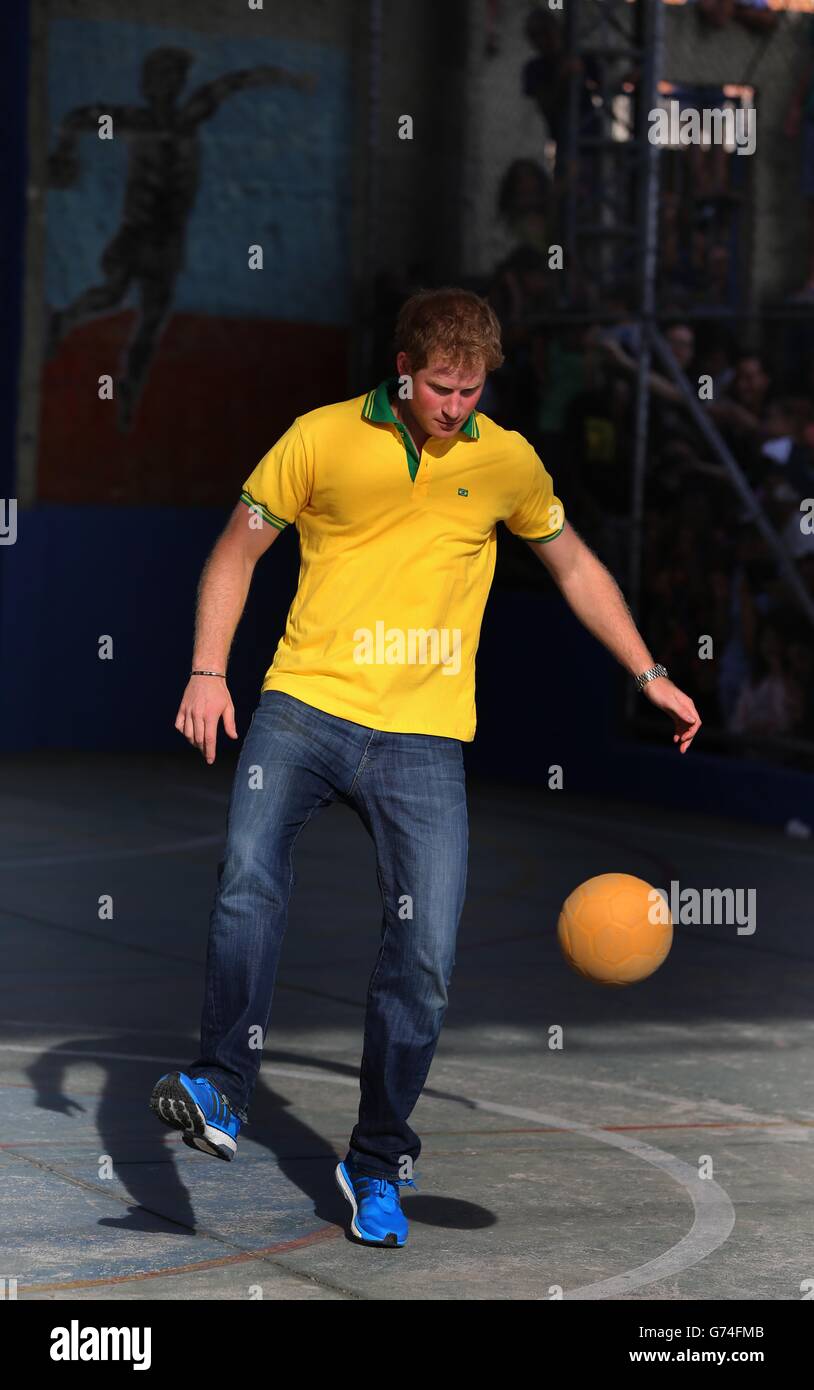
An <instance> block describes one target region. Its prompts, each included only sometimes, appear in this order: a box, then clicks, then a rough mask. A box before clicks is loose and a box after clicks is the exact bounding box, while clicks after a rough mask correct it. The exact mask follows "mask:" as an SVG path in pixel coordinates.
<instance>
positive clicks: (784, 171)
mask: <svg viewBox="0 0 814 1390" xmlns="http://www.w3.org/2000/svg"><path fill="white" fill-rule="evenodd" d="M566 3H567V0H566ZM583 3H586V0H583ZM623 8H624V7H623ZM665 10H666V15H665V24H666V54H665V63H664V70H663V72H662V78H663V79H664V80H666V81H671V82H676V83H678V82H694V83H709V84H710V85H712V84H723V83H736V84H746V85H750V86H754V87H755V89H756V102H757V107H758V114H757V148H756V151H755V154H754V155H753V156H750V157H749V158H751V160H752V161H753V168H752V175H753V184H752V187H753V194H752V203H751V208H750V211H749V216H750V219H751V224H752V225H751V229H750V231H751V237H750V239H751V242H752V247H753V254H752V264H751V267H750V272H751V275H752V277H753V288H754V290H755V292H756V293H757V295H758V296H759V297H760V298H766V297H767V296H768V297H774V296H781V295H783V294H786V293H788V292H789V291H790V290H792V289H794V288H796V287H797V286H798V285H799V283H800V281H801V279H802V276H803V274H804V272H805V256H806V250H805V248H806V215H805V208H804V206H803V199H802V197H801V194H800V142H799V140H795V141H790V140H789V139H788V138H787V137H786V136H785V135H784V134H783V121H784V118H785V114H786V109H787V106H788V102H789V99H790V95H791V92H792V89H793V87H794V85H795V83H796V82H797V80H798V76H799V73H800V70H801V68H802V67H803V65H804V63H805V61H806V57H807V55H808V53H809V51H810V49H809V46H808V43H807V40H806V38H805V35H804V32H803V29H804V23H805V18H804V16H802V15H801V14H797V13H789V14H786V15H785V16H784V17H783V19H782V20H781V23H780V25H779V27H778V29H777V30H776V31H775V32H774V33H773V34H772V35H771V36H769V37H768V38H765V37H761V36H755V35H752V34H749V33H748V32H747V31H746V30H745V29H743V28H742V27H741V26H740V25H738V24H730V25H729V26H728V27H727V28H726V29H725V30H722V31H717V32H715V31H710V30H709V29H706V28H703V29H702V28H701V27H700V26H699V24H698V21H697V18H696V15H695V13H694V10H693V7H691V6H677V5H668V6H666V7H665ZM526 13H527V7H526V5H524V4H504V5H503V6H502V7H501V9H500V23H499V29H498V38H499V52H498V54H497V55H496V56H494V57H488V56H487V55H486V53H485V51H484V36H485V26H486V0H472V4H471V6H470V25H471V31H472V48H471V54H470V63H469V87H468V91H469V100H468V111H469V115H468V137H467V155H466V158H467V167H468V170H469V173H468V178H469V179H471V181H472V183H473V185H474V186H476V187H477V190H478V191H477V197H476V198H473V199H472V201H471V203H470V205H469V206H468V209H467V223H466V228H465V235H464V250H465V257H464V265H465V269H466V270H467V272H469V273H472V274H485V273H488V272H489V271H490V270H491V269H492V268H493V267H494V265H495V264H496V262H497V261H498V260H499V259H500V258H501V256H502V255H505V254H506V251H507V250H508V249H509V245H510V242H509V239H508V238H507V234H506V232H505V229H503V228H502V227H501V226H500V224H499V223H498V221H497V217H496V212H495V199H496V196H497V189H498V186H499V182H500V178H501V176H502V174H503V172H504V170H505V169H506V167H507V165H508V164H509V163H510V162H511V161H512V160H513V159H516V158H519V157H530V158H535V159H539V160H541V161H542V162H543V163H545V162H546V159H547V150H546V144H545V132H544V126H543V121H542V118H541V117H540V115H539V114H538V112H537V109H536V107H535V106H534V104H533V102H532V101H531V100H530V98H528V97H524V96H523V95H522V93H521V86H520V83H521V74H522V69H523V65H524V63H526V62H527V61H528V60H529V58H530V57H531V56H532V50H531V48H530V47H529V45H528V43H527V41H526V39H525V36H524V34H523V25H524V21H525V16H526Z"/></svg>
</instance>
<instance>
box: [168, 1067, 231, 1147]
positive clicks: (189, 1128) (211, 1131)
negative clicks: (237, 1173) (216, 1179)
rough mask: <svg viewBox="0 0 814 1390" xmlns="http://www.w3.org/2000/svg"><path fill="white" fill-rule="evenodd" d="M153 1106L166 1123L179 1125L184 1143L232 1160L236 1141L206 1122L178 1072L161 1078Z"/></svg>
mask: <svg viewBox="0 0 814 1390" xmlns="http://www.w3.org/2000/svg"><path fill="white" fill-rule="evenodd" d="M150 1109H151V1110H152V1111H153V1114H154V1115H157V1116H158V1118H159V1120H161V1121H162V1123H163V1124H165V1125H169V1126H170V1128H172V1129H180V1130H181V1131H182V1136H181V1137H182V1138H183V1141H184V1143H185V1144H187V1145H188V1146H189V1148H191V1149H197V1150H199V1152H200V1153H205V1154H211V1155H212V1157H213V1158H222V1159H224V1160H225V1162H227V1163H230V1162H231V1160H232V1159H233V1158H234V1156H235V1154H236V1152H237V1143H236V1142H235V1140H234V1139H233V1138H232V1136H231V1135H230V1134H224V1132H223V1130H222V1129H216V1128H215V1127H214V1125H209V1124H207V1122H206V1116H205V1115H204V1113H203V1111H202V1109H201V1107H200V1106H199V1105H198V1104H197V1103H196V1102H195V1101H194V1100H193V1099H192V1097H191V1096H190V1094H189V1091H188V1090H187V1089H186V1087H185V1086H184V1084H183V1082H182V1081H181V1079H180V1077H179V1075H178V1073H177V1072H174V1073H173V1074H172V1075H171V1076H168V1077H165V1078H164V1079H163V1080H161V1081H159V1082H158V1083H157V1084H156V1085H155V1087H154V1088H153V1094H152V1095H151V1097H150Z"/></svg>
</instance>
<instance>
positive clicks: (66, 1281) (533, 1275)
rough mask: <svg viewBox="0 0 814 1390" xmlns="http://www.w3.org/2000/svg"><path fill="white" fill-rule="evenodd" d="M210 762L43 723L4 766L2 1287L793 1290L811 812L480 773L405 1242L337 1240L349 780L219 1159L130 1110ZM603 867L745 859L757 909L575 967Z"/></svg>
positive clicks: (353, 950)
mask: <svg viewBox="0 0 814 1390" xmlns="http://www.w3.org/2000/svg"><path fill="white" fill-rule="evenodd" d="M690 756H692V755H691V754H690ZM233 765H234V764H233V761H232V760H230V758H229V756H228V755H226V756H224V755H223V754H221V755H220V756H219V759H218V762H217V763H216V764H215V765H214V767H212V768H206V767H205V765H204V764H203V762H202V761H201V760H199V759H198V755H197V754H196V755H192V753H191V750H189V751H187V750H184V751H183V752H182V753H181V754H180V755H179V756H166V757H152V758H149V757H143V756H137V755H132V756H128V755H123V756H117V757H106V756H103V755H93V756H90V757H80V756H77V755H72V754H55V753H51V752H49V753H41V754H37V755H33V756H25V757H23V756H19V757H10V758H6V759H5V760H4V764H3V767H2V769H0V824H1V825H2V850H0V886H1V887H2V897H1V898H0V904H2V915H0V922H2V939H3V953H2V961H3V968H2V977H1V978H0V990H1V991H2V993H0V1093H1V1094H2V1125H1V1126H0V1129H1V1131H2V1132H0V1180H1V1181H2V1187H3V1193H4V1199H5V1200H4V1201H3V1203H2V1208H0V1249H1V1250H2V1268H3V1270H4V1271H8V1276H7V1277H9V1278H16V1280H17V1286H16V1295H17V1297H18V1298H34V1299H52V1300H58V1299H71V1300H74V1299H89V1300H99V1299H102V1300H108V1299H200V1298H207V1299H221V1298H225V1299H249V1298H258V1297H262V1298H265V1299H385V1300H389V1299H405V1298H407V1299H421V1300H424V1299H431V1300H435V1299H451V1300H459V1299H487V1300H488V1299H509V1300H510V1299H536V1300H543V1299H549V1298H551V1297H552V1296H555V1295H556V1294H557V1292H558V1290H560V1289H561V1290H562V1292H563V1296H564V1297H565V1298H570V1299H599V1300H607V1299H631V1300H635V1299H641V1300H649V1299H663V1300H689V1299H704V1300H738V1299H763V1300H794V1299H799V1298H801V1297H802V1293H801V1284H802V1281H803V1280H805V1279H807V1278H808V1279H810V1278H812V1277H814V1202H813V1201H812V1195H813V1193H814V1184H813V1182H812V1157H813V1156H814V1154H813V1151H812V1144H813V1143H814V1068H812V1044H814V1022H813V1021H812V1008H811V1001H812V985H813V984H814V943H813V942H812V907H811V883H812V862H813V861H814V846H812V844H811V842H810V841H809V842H805V841H797V840H792V839H787V838H785V837H784V836H783V835H782V833H780V832H774V831H767V830H761V829H755V828H751V827H745V826H743V825H741V824H737V823H735V822H732V823H723V822H717V821H716V822H712V821H709V820H700V821H699V820H698V819H694V820H691V819H690V818H687V817H679V816H677V815H667V814H660V813H657V812H655V811H652V810H650V809H647V808H643V807H630V806H628V807H626V806H625V805H624V804H619V805H613V806H611V805H608V804H607V803H604V804H591V803H589V802H588V801H584V800H578V799H574V798H572V797H569V796H566V794H565V793H563V792H551V791H548V790H547V789H541V790H540V791H539V792H536V791H534V790H528V789H527V790H521V791H517V790H513V789H512V788H511V787H510V786H508V785H505V786H495V785H493V784H488V785H487V784H484V783H478V782H476V781H473V780H472V779H471V778H470V781H469V808H470V833H471V853H470V872H469V894H468V900H467V907H466V911H465V915H464V921H463V924H462V927H461V932H460V936H459V946H458V956H457V965H456V971H455V976H454V979H453V983H452V989H451V996H450V1007H449V1012H448V1014H447V1021H446V1024H445V1028H444V1032H443V1034H442V1037H441V1042H440V1045H439V1048H438V1051H437V1053H436V1058H435V1061H434V1064H433V1067H432V1070H431V1072H430V1077H429V1082H428V1086H427V1088H426V1090H425V1092H424V1094H423V1095H422V1097H421V1099H420V1101H419V1104H418V1106H417V1108H416V1110H415V1112H414V1115H413V1125H414V1127H415V1128H416V1129H417V1131H418V1132H419V1134H420V1135H421V1137H422V1141H423V1145H424V1147H423V1152H422V1155H421V1159H420V1161H419V1164H418V1166H417V1171H416V1178H417V1182H418V1191H417V1192H415V1193H413V1192H409V1191H408V1195H407V1196H406V1197H405V1199H404V1206H405V1211H406V1212H407V1214H408V1216H409V1217H410V1219H411V1232H410V1240H409V1243H408V1245H407V1246H406V1247H405V1248H404V1249H403V1250H376V1249H370V1248H366V1247H360V1246H358V1245H356V1244H353V1243H352V1242H351V1241H349V1240H348V1239H347V1238H346V1236H345V1226H346V1221H347V1210H348V1209H347V1208H346V1206H345V1204H344V1203H343V1202H342V1200H341V1198H340V1197H339V1194H338V1193H337V1191H336V1189H335V1187H334V1180H333V1169H334V1165H335V1162H336V1155H337V1154H338V1155H340V1156H341V1155H342V1154H343V1153H344V1148H345V1144H346V1142H347V1137H348V1134H349V1132H350V1128H351V1126H352V1124H353V1122H354V1119H355V1115H356V1106H357V1103H358V1065H359V1058H360V1052H361V1042H362V1020H363V1008H364V999H365V994H366V989H367V982H368V977H369V974H370V970H371V968H372V965H373V961H374V959H375V955H376V951H377V948H378V929H379V917H380V912H379V901H378V889H377V884H376V876H375V869H374V859H373V850H372V846H371V844H370V841H369V840H368V838H367V836H366V834H365V832H364V830H363V828H362V826H361V824H360V823H359V822H358V821H357V820H356V817H355V816H354V814H353V813H352V812H351V811H350V810H348V809H347V808H346V807H343V806H334V807H332V808H330V809H328V810H325V811H323V812H322V813H320V814H319V815H318V816H317V817H315V818H314V820H313V821H312V822H311V823H310V824H309V825H308V826H307V827H306V829H305V831H304V832H303V834H302V835H301V837H300V840H299V842H298V847H297V853H296V861H295V862H296V868H297V884H296V887H295V894H294V900H293V905H292V911H291V919H290V926H289V932H288V936H287V938H286V945H285V950H284V955H283V960H282V964H281V968H280V977H279V981H278V987H277V992H276V996H275V1004H274V1008H273V1012H272V1024H271V1029H270V1031H269V1034H268V1037H267V1039H266V1048H265V1054H264V1056H265V1060H264V1064H263V1069H262V1073H261V1081H260V1084H259V1086H258V1089H257V1092H256V1094H255V1098H254V1102H253V1107H252V1114H251V1122H250V1124H249V1125H248V1126H247V1127H245V1128H244V1130H243V1132H242V1134H241V1137H240V1140H239V1152H238V1157H237V1159H236V1160H235V1161H234V1162H233V1163H231V1164H225V1163H221V1162H219V1161H217V1160H215V1159H211V1158H208V1157H206V1156H204V1155H202V1154H197V1153H193V1152H192V1151H191V1150H189V1149H187V1148H186V1147H185V1146H184V1145H183V1144H182V1143H181V1142H180V1137H179V1136H178V1135H177V1134H175V1133H174V1132H172V1131H170V1130H168V1129H165V1127H164V1126H162V1125H161V1124H159V1123H158V1121H156V1120H155V1118H154V1117H153V1116H152V1114H151V1113H150V1111H149V1109H148V1104H147V1102H148V1097H149V1093H150V1090H151V1087H152V1084H153V1082H154V1080H155V1079H156V1078H157V1077H158V1076H159V1075H160V1074H161V1073H162V1072H163V1071H165V1070H167V1069H169V1068H170V1067H173V1066H178V1065H183V1064H184V1063H185V1062H187V1061H189V1060H190V1059H191V1057H193V1056H194V1055H195V1053H196V1051H197V1027H198V1020H199V1016H200V1003H201V990H202V981H203V962H204V958H205V948H206V930H207V923H208V914H209V910H210V906H211V900H212V894H213V891H214V884H215V878H216V866H217V860H218V857H219V853H220V848H221V846H222V843H223V836H224V831H225V814H226V806H227V798H228V790H229V786H230V782H231V776H232V770H233ZM609 870H620V871H625V872H630V873H634V874H637V875H639V876H641V877H643V878H646V879H648V880H649V881H650V882H652V883H654V884H655V885H657V886H660V887H667V886H668V884H669V882H670V880H671V879H678V880H679V881H680V882H681V884H682V887H683V886H693V887H697V888H702V887H721V886H732V887H738V886H741V887H755V888H756V889H757V903H758V927H757V931H756V932H755V933H754V935H753V936H745V935H743V936H739V935H738V934H737V931H736V928H735V926H719V927H690V926H686V927H681V926H679V927H677V929H676V936H675V942H674V947H673V951H672V953H671V956H670V957H669V958H668V961H667V962H666V963H665V965H664V966H663V967H662V969H661V970H660V971H659V972H658V973H657V974H656V975H655V976H654V977H653V978H652V979H651V980H649V981H647V982H645V983H643V984H639V985H637V986H633V987H630V988H627V989H623V990H608V989H602V988H601V987H598V986H593V985H591V984H589V983H587V982H586V981H583V980H582V979H581V978H579V977H578V976H577V975H575V974H574V973H573V972H571V971H570V970H569V969H568V967H567V966H566V965H565V963H564V962H563V961H562V958H561V957H560V954H559V948H558V946H557V942H556V937H555V930H554V924H555V920H556V913H557V910H558V908H559V905H560V903H561V902H562V900H563V899H564V897H565V896H566V895H567V893H568V892H569V891H570V889H571V888H572V887H574V886H575V885H576V884H577V883H578V882H580V881H582V880H583V879H585V878H587V877H589V876H591V875H592V874H596V873H602V872H606V871H609ZM106 893H109V894H112V895H113V899H114V917H113V920H112V921H109V920H99V918H98V915H97V913H98V909H97V902H98V898H99V895H100V894H106ZM555 1024H560V1025H562V1027H563V1028H564V1046H563V1048H562V1049H561V1050H550V1049H549V1047H548V1037H549V1034H548V1029H549V1028H550V1027H551V1026H552V1025H555ZM705 1155H706V1156H708V1159H711V1161H712V1176H711V1177H704V1178H702V1177H701V1176H700V1175H699V1162H702V1161H703V1156H705Z"/></svg>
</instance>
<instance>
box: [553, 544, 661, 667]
mask: <svg viewBox="0 0 814 1390" xmlns="http://www.w3.org/2000/svg"><path fill="white" fill-rule="evenodd" d="M559 587H560V592H561V593H562V595H563V598H564V599H565V601H566V603H567V604H568V606H569V608H571V610H572V612H574V613H575V614H576V616H577V617H578V618H579V620H580V622H581V623H583V624H584V626H585V627H586V628H587V629H588V631H589V632H590V633H592V635H593V636H594V637H596V638H597V640H598V641H600V642H601V643H602V645H603V646H604V647H607V649H608V651H609V652H610V653H611V655H612V656H615V657H616V660H617V661H618V662H619V664H620V665H621V666H624V667H625V670H627V671H629V672H630V674H631V675H632V676H638V675H641V673H642V671H646V670H647V669H648V668H649V667H650V666H652V665H653V664H654V662H653V657H652V655H651V654H650V652H649V650H648V648H647V647H646V646H645V643H644V642H643V641H642V638H641V636H640V635H639V632H638V630H637V628H636V624H635V623H634V621H633V618H632V616H631V613H630V609H629V608H628V606H627V604H626V602H625V598H624V594H623V593H622V591H621V589H620V588H619V586H618V584H617V583H616V580H615V579H614V578H613V575H612V574H610V573H609V571H608V570H607V569H606V568H605V566H604V565H603V564H602V562H601V560H598V559H597V557H596V556H595V555H594V554H593V552H592V551H590V550H587V549H586V552H585V554H584V555H583V556H582V557H581V559H580V563H579V565H578V566H577V568H576V569H575V570H574V571H573V573H572V574H570V575H568V576H567V577H566V578H563V580H562V581H561V582H560V585H559Z"/></svg>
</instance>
